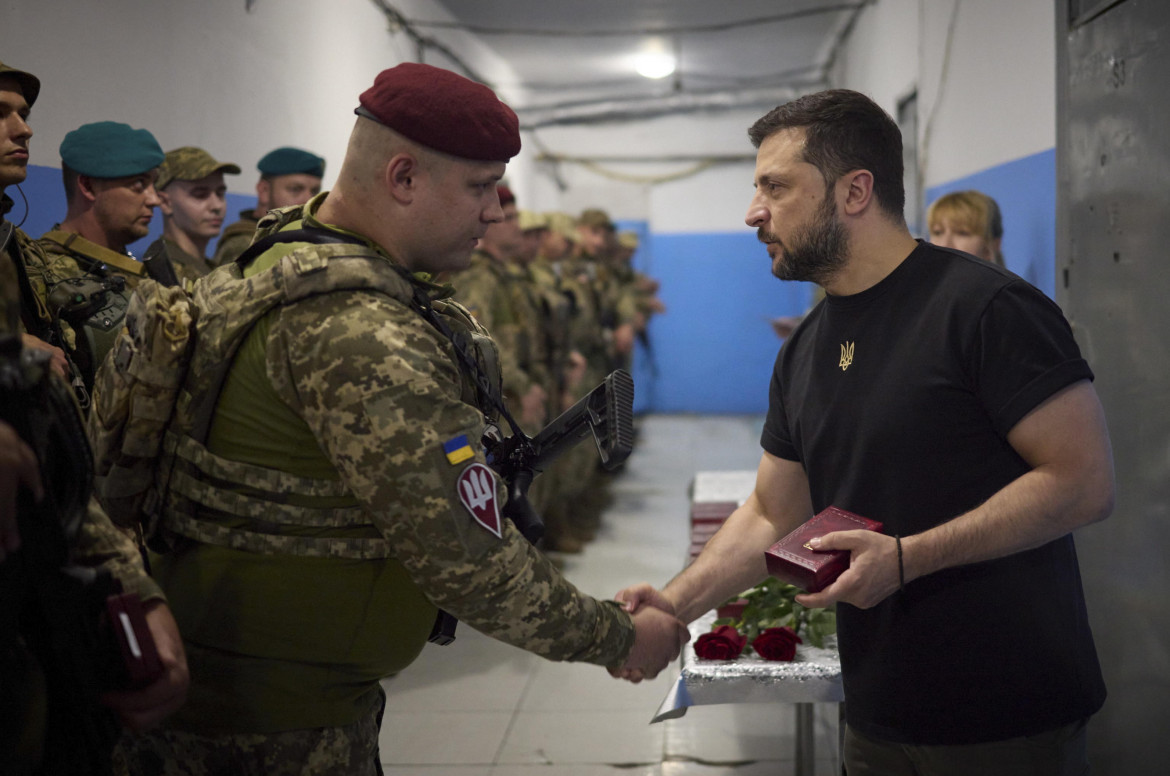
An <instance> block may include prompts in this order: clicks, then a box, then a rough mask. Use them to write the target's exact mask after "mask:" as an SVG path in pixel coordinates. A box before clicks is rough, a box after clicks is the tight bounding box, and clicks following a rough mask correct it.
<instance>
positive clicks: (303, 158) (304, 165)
mask: <svg viewBox="0 0 1170 776" xmlns="http://www.w3.org/2000/svg"><path fill="white" fill-rule="evenodd" d="M256 169H258V170H260V172H261V173H262V174H264V175H315V176H317V177H318V178H323V177H325V160H324V159H322V158H321V157H320V156H317V155H316V154H311V153H309V152H308V151H302V150H301V149H299V148H291V147H289V146H284V147H282V148H277V149H276V150H275V151H269V152H268V153H266V154H264V156H263V157H261V158H260V163H259V164H257V165H256Z"/></svg>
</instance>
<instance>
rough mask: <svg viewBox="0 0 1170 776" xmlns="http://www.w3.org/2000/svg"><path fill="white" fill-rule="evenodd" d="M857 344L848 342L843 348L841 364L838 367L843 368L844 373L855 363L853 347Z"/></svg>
mask: <svg viewBox="0 0 1170 776" xmlns="http://www.w3.org/2000/svg"><path fill="white" fill-rule="evenodd" d="M856 344H857V343H856V342H846V343H845V344H843V345H842V346H841V362H840V363H839V364H837V366H839V367H841V371H842V372H844V371H845V370H846V369H848V368H849V365H850V364H852V363H853V346H854V345H856Z"/></svg>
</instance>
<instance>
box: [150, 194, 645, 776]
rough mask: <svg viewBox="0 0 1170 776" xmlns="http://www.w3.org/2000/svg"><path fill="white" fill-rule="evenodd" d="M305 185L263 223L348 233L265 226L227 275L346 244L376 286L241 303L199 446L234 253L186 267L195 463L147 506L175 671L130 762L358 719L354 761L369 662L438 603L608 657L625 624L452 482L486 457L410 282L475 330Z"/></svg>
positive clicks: (187, 449) (587, 657)
mask: <svg viewBox="0 0 1170 776" xmlns="http://www.w3.org/2000/svg"><path fill="white" fill-rule="evenodd" d="M324 196H325V195H324V194H322V195H319V196H318V197H317V198H315V199H314V200H312V201H311V202H310V203H309V204H308V205H306V206H305V207H304V208H303V209H302V208H290V209H288V210H287V211H284V212H280V211H278V213H277V214H272V215H270V216H269V219H266V221H265V222H263V224H268V223H271V224H272V225H274V228H276V227H279V228H298V227H299V226H301V225H302V221H301V218H302V217H303V219H304V220H303V224H304V225H306V226H309V227H313V228H318V229H327V230H330V231H333V232H335V233H339V234H345V235H347V236H348V237H349V238H351V239H354V238H356V239H361V240H362V242H363V243H364V244H363V245H361V246H356V245H313V244H305V243H290V244H281V245H276V246H273V247H271V248H269V249H268V250H266V251H265V252H264V253H263V254H262V255H261V256H259V257H258V258H257V259H256V260H255V261H254V262H253V263H251V265H250V266H249V267H248V268H247V270H246V278H247V279H246V280H241V281H235V280H233V281H232V282H233V283H236V284H237V285H236V286H234V288H237V289H238V288H250V287H253V286H254V287H260V286H261V285H263V284H264V283H270V282H277V281H274V280H272V278H273V277H274V276H273V275H272V273H274V272H278V271H279V272H280V273H282V275H281V276H280V277H278V278H277V280H280V278H288V279H290V280H288V281H287V282H300V281H301V280H302V278H301V276H302V275H303V276H304V278H308V280H306V282H311V276H312V274H313V273H314V272H317V271H319V270H321V269H323V268H326V265H327V264H328V263H330V262H338V261H341V260H347V259H348V258H350V257H353V256H357V257H359V258H364V259H365V260H368V261H370V262H371V264H370V266H371V268H372V270H373V271H374V272H375V273H376V274H377V275H378V278H380V279H379V280H378V281H377V282H378V283H381V284H382V289H383V290H382V291H374V290H348V291H336V292H332V293H321V294H318V295H314V296H309V297H308V298H304V299H303V300H301V301H297V302H295V303H292V304H287V305H282V306H279V307H277V308H276V309H274V310H272V311H271V312H270V313H268V314H266V315H265V316H264V317H262V318H261V319H260V320H258V321H257V322H256V323H255V325H254V326H252V328H251V330H250V332H249V333H248V334H247V335H246V336H245V337H244V339H243V340H242V344H241V345H240V347H239V350H238V351H237V353H236V355H235V358H234V361H233V362H232V366H231V368H230V371H229V372H228V375H227V378H226V381H225V382H224V383H223V388H222V392H221V393H220V394H219V398H218V401H217V402H216V403H215V409H214V416H213V418H212V421H211V426H210V431H209V433H208V436H207V443H206V446H205V447H204V446H202V445H200V444H199V443H198V442H197V441H196V440H195V439H194V437H193V436H192V432H191V430H192V429H193V428H194V426H195V425H196V423H197V421H198V418H196V417H193V416H192V414H191V408H192V407H195V406H197V405H198V403H199V401H200V400H202V399H205V398H206V394H207V392H208V391H209V389H210V383H209V382H208V378H207V373H208V372H210V371H212V370H213V368H214V364H213V363H211V362H213V361H215V360H216V356H215V353H216V352H218V349H219V348H220V347H221V345H222V343H217V342H215V339H216V334H215V332H216V331H220V330H223V331H228V330H231V328H232V326H234V325H236V322H234V321H233V319H232V318H233V312H232V309H230V308H227V307H223V308H220V307H217V305H216V302H215V300H216V299H217V297H216V289H217V288H219V287H224V286H225V284H226V282H227V280H228V279H230V277H229V276H232V275H235V276H238V272H239V270H238V269H236V268H232V270H231V271H229V272H216V273H213V274H212V275H210V276H208V277H207V278H204V279H203V280H201V281H199V282H198V283H197V284H196V287H195V299H196V302H197V304H198V306H199V308H200V316H199V320H200V325H201V326H206V327H207V328H206V329H205V330H200V333H199V340H198V342H199V343H200V344H199V345H198V346H197V347H196V350H195V354H194V357H193V359H194V360H193V362H192V365H191V369H190V370H189V373H188V379H187V383H186V386H185V388H184V396H185V397H187V398H189V399H190V402H189V403H188V402H187V401H186V399H185V398H184V399H181V401H180V405H179V412H178V419H177V420H176V421H175V422H174V423H173V424H172V429H173V430H176V431H178V432H181V433H178V434H176V435H175V438H176V439H177V442H176V443H175V444H176V446H175V447H174V448H172V449H174V450H176V452H175V455H176V459H177V461H178V465H177V471H178V473H179V474H180V475H183V474H190V475H192V476H190V477H188V478H186V479H185V480H184V481H183V482H181V483H180V484H179V485H178V486H176V487H173V488H172V490H173V491H174V492H173V493H172V495H171V497H170V499H169V500H168V502H167V505H166V507H165V509H164V513H163V518H162V521H163V522H162V525H163V531H164V535H165V536H167V537H169V538H170V539H171V540H172V541H173V542H174V549H173V550H172V551H171V552H169V553H167V554H165V555H163V556H161V557H160V558H159V559H158V562H157V565H156V575H157V577H158V579H159V580H160V582H161V584H162V586H163V588H164V589H165V590H167V591H168V593H169V594H170V595H171V608H172V611H173V612H174V613H175V616H176V619H177V620H178V622H179V626H180V630H181V632H182V633H183V636H184V641H185V644H186V647H187V654H188V662H189V664H190V667H191V676H192V683H191V688H190V692H189V694H188V703H187V705H186V706H185V708H184V709H182V710H180V711H179V712H178V713H176V714H175V715H174V716H173V717H172V718H171V720H170V721H169V722H168V724H167V727H166V729H164V730H163V731H161V732H157V733H152V734H148V735H147V736H145V737H143V738H141V739H139V740H138V741H137V743H136V747H137V752H138V754H137V755H135V757H136V758H137V761H138V762H148V761H150V760H151V758H152V757H156V756H157V755H158V753H160V752H162V753H168V752H169V754H168V755H167V756H171V757H177V758H178V759H179V760H180V761H182V760H183V759H184V758H187V757H202V756H203V754H200V753H206V752H207V751H210V750H214V751H217V752H220V753H221V754H222V753H223V752H225V751H229V750H231V749H232V748H233V747H243V748H245V749H248V750H249V751H251V752H255V751H256V748H257V747H260V748H262V749H264V751H269V749H271V748H275V749H280V748H281V747H282V746H283V745H284V744H283V743H282V742H286V741H288V740H289V738H288V736H289V735H292V736H293V738H294V739H298V740H303V739H304V738H305V737H306V736H308V737H312V736H314V735H319V734H320V733H321V731H322V730H323V729H329V730H332V731H334V732H335V733H337V736H340V737H341V738H342V739H344V740H347V741H348V740H349V739H348V738H347V737H352V736H359V737H362V736H365V737H366V739H365V740H364V745H365V748H363V747H361V746H358V747H357V748H356V749H353V748H351V747H349V746H348V744H347V745H346V746H345V747H342V748H343V749H345V750H346V751H348V752H355V751H356V752H357V753H358V754H355V755H353V757H354V758H355V759H354V760H353V763H354V765H353V767H355V768H357V767H358V765H357V764H358V763H361V762H367V761H365V760H363V759H362V758H363V757H365V754H368V753H369V752H371V751H373V747H375V745H376V734H377V725H376V724H375V723H373V722H371V720H374V719H376V712H377V710H378V709H379V707H380V703H379V695H380V685H379V680H380V679H381V678H383V677H386V676H389V675H392V674H394V673H396V672H398V671H400V670H402V669H403V668H405V667H406V666H407V665H409V663H410V662H411V661H413V660H414V658H415V657H416V656H417V654H418V652H419V651H420V650H421V649H422V646H423V645H424V643H425V642H426V639H427V636H428V634H429V632H430V629H431V625H432V623H433V620H434V616H435V611H436V610H435V607H436V606H441V607H442V608H444V609H445V610H447V611H449V612H451V613H452V614H454V615H456V616H457V617H458V618H459V619H460V620H463V621H465V622H466V623H467V624H468V625H470V626H472V627H475V628H476V629H478V630H480V631H482V632H484V633H487V634H489V635H492V636H494V637H496V638H499V639H501V640H504V641H507V642H509V643H512V644H515V645H517V646H521V647H523V648H525V649H527V650H529V651H532V652H535V653H537V654H540V655H543V656H545V657H547V658H550V659H554V660H581V661H587V662H593V663H600V664H615V663H619V662H620V661H621V660H623V659H624V657H625V655H626V654H627V653H628V651H629V649H630V648H631V646H632V643H633V626H632V623H631V621H630V619H629V617H628V615H626V614H625V613H624V612H622V611H621V610H620V609H619V608H618V607H617V606H616V605H613V604H609V603H604V602H600V601H597V600H595V599H593V598H589V597H586V596H583V595H581V594H580V593H579V592H578V591H577V590H576V589H575V588H574V587H573V586H572V585H571V584H569V583H568V582H567V581H565V580H564V579H563V578H562V577H561V576H560V574H559V573H558V572H557V570H556V569H555V568H554V567H553V566H552V564H550V563H549V561H548V560H547V559H546V558H545V557H544V556H543V555H542V554H541V553H540V552H538V551H537V550H535V549H534V548H533V547H531V546H530V545H529V544H528V543H527V542H526V541H525V540H524V539H523V538H522V537H521V536H520V534H519V532H518V531H516V530H515V528H514V527H513V526H512V525H511V523H509V522H507V521H504V522H503V524H502V525H500V526H499V535H497V534H496V533H494V532H492V531H491V530H489V529H488V528H486V527H485V526H484V524H483V523H482V522H478V521H477V520H476V519H474V518H473V515H472V512H471V511H470V507H465V506H464V504H465V503H466V501H464V502H462V503H461V498H460V494H461V493H464V494H466V493H467V490H466V487H467V484H468V482H469V479H468V477H469V476H471V477H472V479H474V477H475V476H476V473H480V474H482V473H486V472H488V470H487V469H486V467H483V462H484V455H483V452H482V450H481V448H480V445H479V440H480V438H481V436H482V432H483V429H484V426H485V415H484V412H483V411H481V410H480V409H479V408H477V407H476V406H474V404H473V403H472V402H473V401H475V398H476V395H477V393H476V390H475V388H474V387H472V386H471V385H470V383H469V381H468V380H467V379H466V377H465V375H464V374H463V373H462V371H461V369H460V367H459V365H458V361H457V360H456V357H455V351H454V346H453V345H452V344H451V341H450V340H448V339H447V338H446V337H445V336H444V335H443V334H441V333H440V332H439V331H438V330H437V329H436V328H435V327H434V326H433V325H432V324H431V323H428V322H427V320H425V319H424V318H423V317H422V315H420V313H419V312H418V311H417V309H416V308H415V307H413V306H412V302H411V300H412V297H413V296H414V295H415V294H416V293H418V294H422V295H425V296H426V297H428V298H429V299H430V300H431V302H430V304H431V305H432V306H433V308H434V309H435V310H436V312H437V313H439V314H440V315H441V316H442V318H443V319H444V320H445V321H447V323H448V325H449V326H450V327H451V328H453V329H455V330H456V331H457V332H458V331H463V332H465V333H466V334H468V335H469V336H471V335H478V336H479V337H481V338H482V337H483V334H484V332H483V331H482V329H480V328H479V327H477V326H476V325H475V323H474V321H473V319H472V318H471V317H470V316H469V315H468V314H467V313H466V311H465V310H463V308H461V307H460V306H459V305H456V304H453V303H451V302H450V301H448V300H445V299H443V296H444V289H443V288H441V287H439V286H435V285H433V284H431V283H429V282H427V281H426V280H425V279H423V278H420V277H412V276H407V275H406V274H405V273H404V272H399V271H395V269H394V260H393V259H392V258H391V257H390V256H388V255H387V254H385V253H384V252H383V251H382V250H381V249H380V248H378V247H377V246H375V245H373V244H371V243H369V242H368V241H365V240H364V238H361V237H360V236H358V235H354V234H353V233H342V232H341V231H340V230H337V229H334V228H333V227H329V226H327V225H324V224H321V223H320V222H318V221H317V220H316V219H315V218H314V217H313V216H312V214H313V213H315V212H316V209H317V208H318V207H319V205H320V203H321V201H322V199H323V198H324ZM263 224H262V226H263ZM262 233H263V232H262ZM280 282H285V281H280ZM371 283H373V281H371ZM241 284H246V285H241ZM387 284H388V285H387ZM369 287H370V288H374V287H378V286H377V285H371V286H369ZM209 310H211V311H212V312H210V313H209V312H208V311H209ZM221 324H222V326H221ZM217 327H219V328H217ZM488 342H490V340H489V341H488ZM458 440H462V441H463V442H464V445H463V446H462V448H460V449H458V450H455V451H454V452H452V449H451V448H452V445H451V443H452V442H456V444H455V447H456V448H459V447H460V446H459V444H458ZM480 482H481V483H482V484H483V485H484V486H485V487H486V488H487V490H486V491H483V492H480V493H478V498H480V500H481V502H482V501H483V500H487V501H491V500H492V498H493V497H494V498H495V499H499V498H501V495H500V494H502V491H503V488H502V486H501V484H500V483H498V482H496V481H495V478H494V475H493V476H490V477H487V478H486V479H485V480H481V481H480ZM461 489H462V490H461ZM493 489H494V491H493ZM496 503H498V502H496ZM289 731H297V732H296V733H295V734H292V733H290V732H289ZM370 736H373V737H374V738H373V739H372V740H371V739H370V738H369V737H370ZM152 753H153V754H152ZM224 756H226V755H224ZM288 756H290V757H297V756H301V755H298V754H295V753H293V752H292V750H289V754H288ZM334 756H339V757H343V758H344V757H346V756H348V755H345V754H340V755H338V754H337V750H336V748H335V750H334V755H330V757H334ZM344 768H345V765H344V763H343V764H341V765H338V766H337V767H335V768H333V769H332V770H330V769H324V770H328V772H331V773H332V772H339V773H340V772H346V771H345V770H344ZM151 772H161V771H151Z"/></svg>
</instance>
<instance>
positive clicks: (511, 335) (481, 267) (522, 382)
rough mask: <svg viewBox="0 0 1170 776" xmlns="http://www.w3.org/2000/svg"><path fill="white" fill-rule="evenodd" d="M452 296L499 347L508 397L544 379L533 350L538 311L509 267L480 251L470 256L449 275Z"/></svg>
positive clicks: (519, 278) (519, 395)
mask: <svg viewBox="0 0 1170 776" xmlns="http://www.w3.org/2000/svg"><path fill="white" fill-rule="evenodd" d="M450 283H451V285H452V286H453V287H454V288H455V298H456V299H457V300H458V301H459V302H460V303H461V304H463V305H464V306H465V307H466V308H467V309H468V310H469V311H470V312H471V314H472V315H474V316H475V319H476V320H477V321H479V323H480V324H482V325H483V327H484V328H485V329H487V330H488V331H489V332H491V335H492V338H493V339H494V340H495V341H496V344H497V345H498V346H499V349H500V364H501V368H502V369H503V373H504V393H505V395H506V396H507V397H508V399H509V400H510V401H515V400H517V399H519V397H521V396H523V395H524V394H525V393H526V392H527V391H528V389H529V387H530V386H531V385H532V384H533V383H534V382H537V383H541V384H542V385H543V384H544V383H546V382H547V370H546V368H545V366H544V365H543V363H541V361H540V359H539V356H538V354H537V353H536V346H535V340H536V338H537V337H538V336H540V335H539V331H540V320H539V312H538V310H537V308H536V307H535V305H534V303H533V300H532V297H531V296H530V295H529V293H528V292H527V291H526V289H525V285H526V283H525V281H524V280H523V279H522V278H521V277H520V276H519V275H518V274H517V272H516V271H515V269H514V268H513V267H512V266H511V265H509V264H506V263H504V262H501V261H497V260H495V259H493V258H492V257H491V256H489V255H488V254H487V253H484V252H482V251H476V252H475V253H473V254H472V256H471V266H470V267H468V268H467V269H466V270H463V271H462V272H459V273H457V274H455V275H452V276H451V278H450Z"/></svg>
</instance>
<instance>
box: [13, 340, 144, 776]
mask: <svg viewBox="0 0 1170 776" xmlns="http://www.w3.org/2000/svg"><path fill="white" fill-rule="evenodd" d="M0 418H2V419H3V420H4V421H5V422H6V423H8V424H9V425H11V426H12V427H13V428H14V429H15V430H16V432H17V433H18V434H19V435H20V437H21V438H22V439H23V440H24V441H25V443H26V444H28V445H29V447H31V448H32V450H33V452H34V453H35V454H36V457H37V460H38V461H39V463H40V473H41V480H42V482H43V483H44V492H45V495H44V498H43V499H42V500H41V502H40V503H39V504H38V503H35V502H34V500H33V498H32V495H31V493H30V492H29V491H28V489H27V488H26V489H23V490H22V492H21V493H20V494H19V497H18V504H17V524H18V527H19V530H20V535H21V547H20V549H19V550H18V551H17V552H15V553H13V554H12V555H11V556H9V557H8V558H7V559H6V560H5V561H4V562H3V563H0V645H2V647H3V652H4V653H5V654H6V655H8V656H10V657H14V660H13V661H12V662H9V661H7V660H6V661H4V665H2V666H0V669H3V671H4V673H5V674H8V672H9V671H10V670H11V671H12V672H13V676H6V677H5V681H4V682H3V685H4V686H5V687H6V688H11V687H12V686H13V681H15V682H17V683H21V682H23V683H24V686H23V688H21V689H23V690H24V691H25V692H24V693H23V696H24V697H23V698H21V697H20V693H17V692H16V691H12V692H14V693H16V698H15V700H13V701H12V702H13V703H14V705H17V706H19V705H20V704H21V702H22V701H29V700H30V699H32V702H31V703H28V705H25V706H23V707H22V708H19V709H18V712H17V714H15V715H13V717H12V718H8V719H4V720H3V728H2V729H0V733H2V734H3V735H0V761H3V762H7V763H9V764H10V765H11V766H12V767H13V768H15V769H16V772H18V773H24V772H34V770H35V772H36V773H38V774H66V773H68V774H81V775H82V776H106V774H111V773H112V765H111V754H112V752H113V749H114V746H115V744H116V743H117V741H118V737H119V735H120V733H121V727H120V725H119V724H118V721H117V719H116V718H115V717H114V715H113V714H112V713H111V712H110V711H109V710H108V709H107V708H106V707H104V706H102V705H101V703H100V702H99V700H98V698H99V697H100V695H101V694H102V693H103V692H105V691H106V690H109V689H112V688H113V687H115V686H117V685H119V684H121V683H122V682H121V681H120V679H121V677H122V676H123V675H122V673H121V665H120V663H121V661H120V660H119V659H118V655H117V653H116V652H115V651H114V649H113V641H112V640H111V639H112V636H111V634H110V631H109V628H108V627H107V622H106V621H104V620H103V616H102V612H103V611H105V610H106V609H107V606H108V605H109V602H110V601H116V600H118V599H119V598H120V597H119V596H117V595H116V593H120V592H121V590H120V587H121V586H120V584H119V583H118V582H117V580H115V579H114V578H113V577H112V576H111V575H110V574H109V573H108V572H106V571H104V570H102V571H97V570H94V569H90V568H84V567H80V566H76V565H72V558H71V548H72V547H73V545H74V542H75V539H76V537H77V535H78V532H79V531H80V530H81V525H82V522H83V521H84V520H85V519H86V517H87V509H88V508H89V501H90V489H91V486H92V481H93V463H92V454H91V453H90V449H89V445H88V443H87V442H86V437H85V430H84V428H83V426H82V423H81V418H80V415H79V413H78V410H77V407H76V405H75V404H74V402H73V399H72V397H71V396H70V394H69V390H68V387H67V386H66V385H65V383H64V382H62V381H60V380H57V379H56V378H55V377H53V375H52V374H51V370H50V369H49V356H48V354H46V353H44V352H42V351H37V350H30V349H22V348H21V344H20V339H19V337H18V336H17V335H0ZM121 598H125V596H123V597H121ZM38 674H39V675H41V676H42V677H43V686H42V687H41V688H40V689H39V690H38V689H37V682H36V680H35V679H32V677H36V676H37V675H38ZM10 680H12V681H10ZM17 686H18V687H19V684H18V685H17ZM5 692H10V690H6V691H5ZM39 696H43V698H41V700H42V702H43V703H44V705H43V706H41V707H40V715H38V714H36V713H35V710H36V709H37V708H38V707H37V705H36V703H35V701H36V699H37V698H38V697H39ZM41 715H43V716H41ZM38 716H39V722H40V723H41V726H42V729H41V730H40V731H39V732H41V733H43V747H42V749H41V752H39V753H38V752H36V751H35V744H32V745H30V743H29V742H28V741H22V742H17V741H16V740H14V739H12V738H9V734H10V733H12V732H13V730H15V731H19V730H20V729H21V727H22V726H24V725H27V724H29V723H30V722H32V728H31V729H33V730H35V729H36V727H37V725H36V722H37V718H38ZM10 726H12V727H11V729H10ZM30 746H31V747H32V748H30ZM5 767H8V766H7V765H6V766H5ZM26 768H27V770H25V769H26Z"/></svg>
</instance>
